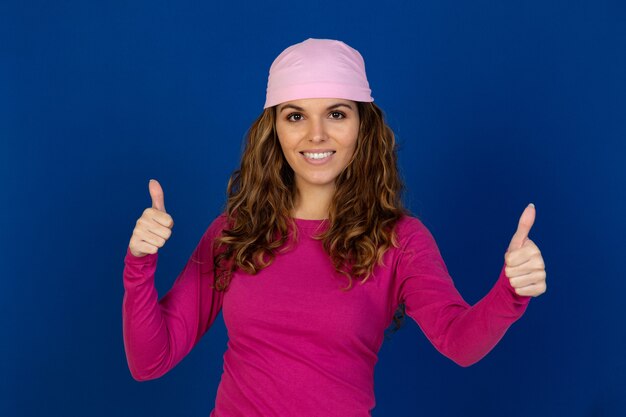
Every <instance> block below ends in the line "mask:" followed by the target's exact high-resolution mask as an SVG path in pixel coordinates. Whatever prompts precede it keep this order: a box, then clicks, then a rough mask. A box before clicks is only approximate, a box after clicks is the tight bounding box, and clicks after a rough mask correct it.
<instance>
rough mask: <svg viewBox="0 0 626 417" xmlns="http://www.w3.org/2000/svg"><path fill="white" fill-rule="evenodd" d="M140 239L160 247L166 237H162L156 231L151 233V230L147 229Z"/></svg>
mask: <svg viewBox="0 0 626 417" xmlns="http://www.w3.org/2000/svg"><path fill="white" fill-rule="evenodd" d="M141 240H142V241H144V242H146V243H149V244H151V245H154V246H156V247H158V248H162V247H163V245H165V241H166V239H164V238H162V237H161V236H159V235H157V234H156V233H152V231H150V230H148V231H147V232H146V233H144V234H143V235H142V236H141Z"/></svg>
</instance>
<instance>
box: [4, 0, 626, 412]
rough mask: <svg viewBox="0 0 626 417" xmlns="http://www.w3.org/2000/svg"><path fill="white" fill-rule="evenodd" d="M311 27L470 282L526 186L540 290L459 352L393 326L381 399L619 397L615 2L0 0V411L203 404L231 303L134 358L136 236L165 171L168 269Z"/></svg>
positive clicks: (621, 77) (623, 372) (619, 21)
mask: <svg viewBox="0 0 626 417" xmlns="http://www.w3.org/2000/svg"><path fill="white" fill-rule="evenodd" d="M308 37H317V38H335V39H341V40H344V41H345V42H347V43H348V44H350V45H351V46H353V47H355V48H356V49H358V50H359V51H360V52H361V53H362V54H363V56H364V57H365V60H366V65H367V72H368V76H369V79H370V84H371V86H372V90H373V96H374V97H375V99H376V102H377V103H378V104H379V105H380V106H381V107H382V108H383V109H384V110H385V112H386V114H387V115H388V121H389V123H390V125H391V126H392V128H393V129H394V130H395V132H396V133H397V137H398V140H399V143H400V159H401V169H402V172H403V176H404V179H405V182H406V185H407V193H406V195H405V197H406V198H405V200H406V203H407V205H408V206H409V207H410V209H411V210H412V211H413V212H414V213H415V214H417V215H419V216H420V218H422V219H423V221H424V223H425V224H426V226H427V227H428V228H429V229H430V230H431V232H432V233H433V235H434V236H435V239H436V240H437V243H438V245H439V248H440V250H441V252H442V255H443V257H444V259H445V260H446V263H447V265H448V268H449V270H450V273H451V275H452V277H453V278H454V279H455V282H456V285H457V288H458V289H459V291H460V292H461V294H463V296H464V297H465V299H466V300H467V301H468V302H470V303H475V302H476V301H478V300H479V299H480V298H481V297H482V296H483V295H484V294H485V293H486V292H487V291H488V290H489V289H490V288H491V286H492V285H493V283H494V282H495V279H496V278H497V276H498V273H499V271H500V267H501V266H502V262H503V255H504V251H505V250H506V248H507V246H508V243H509V240H510V238H511V236H512V234H513V233H514V231H515V228H516V227H517V220H518V218H519V216H520V214H521V213H522V211H523V209H524V207H525V206H526V205H527V204H528V203H529V202H534V203H535V204H536V207H537V219H536V222H535V225H534V228H533V229H532V231H531V235H530V237H531V238H532V239H533V240H534V241H535V243H536V244H537V245H538V246H539V248H540V249H541V251H542V253H543V256H544V260H545V262H546V270H547V273H548V292H547V293H546V294H545V295H543V296H541V297H539V298H537V299H533V300H532V301H531V305H530V306H529V309H528V310H527V312H526V314H525V316H524V317H523V318H522V319H521V320H520V321H518V322H517V323H515V324H514V325H513V326H512V327H511V328H510V330H509V332H508V333H507V335H506V336H505V337H504V339H503V340H502V341H501V342H500V343H499V344H498V345H497V346H496V347H495V349H494V350H493V351H492V352H491V353H490V354H489V355H488V356H487V357H486V358H484V359H483V360H482V361H481V362H479V363H477V364H476V365H474V366H472V367H469V368H461V367H459V366H457V365H455V364H454V363H453V362H451V361H450V360H448V359H446V358H445V357H443V356H442V355H440V354H439V353H438V352H436V351H435V349H434V348H433V347H432V346H431V345H430V344H429V342H428V341H427V340H426V338H425V337H424V335H423V334H422V333H421V331H420V330H419V328H418V327H417V325H416V324H415V323H414V322H413V321H412V320H410V319H409V320H408V321H407V322H406V325H405V327H403V328H402V330H400V331H399V332H398V333H397V334H396V335H395V336H394V337H393V338H392V339H391V341H388V342H385V343H384V345H383V347H382V349H381V352H380V360H379V363H378V365H377V368H376V380H375V383H376V395H377V407H376V409H375V410H374V416H392V415H393V416H430V417H432V416H459V415H463V416H482V417H490V416H494V417H495V416H504V415H506V416H509V417H514V416H530V415H532V416H623V415H626V400H625V399H624V398H625V397H626V382H625V381H626V356H625V354H624V352H625V351H626V343H625V341H624V334H625V331H624V330H625V327H626V326H625V325H626V313H625V312H624V307H623V306H624V303H623V295H622V294H623V293H624V290H625V289H626V283H625V280H624V253H625V249H626V244H625V243H624V242H625V238H624V236H625V235H626V227H625V224H626V222H625V221H624V213H625V212H626V198H625V197H626V196H625V194H626V193H625V184H626V181H625V180H626V169H625V168H624V163H625V162H626V144H625V139H626V6H625V5H624V3H623V2H620V1H613V2H609V1H587V2H581V1H559V2H557V1H537V0H533V1H526V2H498V1H474V2H462V1H448V2H445V1H443V2H442V1H429V0H428V1H419V2H411V1H390V2H387V4H385V5H383V3H382V2H373V1H343V2H319V3H317V2H296V3H286V2H271V1H264V2H241V1H240V2H220V4H212V3H210V2H164V1H136V2H121V1H110V2H86V1H85V2H78V1H63V2H26V1H25V2H18V1H14V2H2V3H0V181H1V184H0V186H1V191H0V196H1V198H0V201H1V203H0V207H1V210H2V211H1V214H2V215H1V216H0V230H2V238H1V239H0V256H1V262H0V267H1V274H2V281H1V282H2V284H1V285H2V286H1V288H0V308H1V313H2V314H1V315H0V325H1V331H2V333H1V334H2V336H1V337H2V343H1V344H0V349H1V352H0V353H1V357H2V359H1V368H0V374H1V375H2V377H1V378H0V395H1V398H0V415H2V416H27V415H28V416H33V415H63V416H84V415H89V416H131V415H150V416H207V415H208V413H209V411H210V410H211V409H212V407H213V404H214V400H215V392H216V389H217V385H218V383H219V378H220V375H221V371H222V354H223V352H224V349H225V346H226V333H225V328H224V325H223V321H222V319H221V316H220V317H219V318H218V321H217V322H216V324H215V325H214V327H213V328H211V330H210V331H209V332H208V333H207V334H206V335H205V337H204V338H203V339H202V341H201V342H200V344H199V345H198V346H197V347H196V348H195V349H194V350H193V351H192V352H191V353H190V354H189V355H188V356H187V357H186V358H185V359H184V360H183V361H182V362H181V363H180V364H179V365H178V366H177V367H176V368H175V369H173V370H172V371H171V372H170V373H168V374H167V375H165V376H164V377H162V378H160V379H158V380H154V381H149V382H143V383H139V382H136V381H135V380H133V379H132V377H131V375H130V373H129V371H128V367H127V364H126V358H125V353H124V347H123V342H122V327H121V324H122V317H121V303H122V296H123V287H122V270H123V256H124V254H125V251H126V247H127V245H128V241H129V239H130V235H131V233H132V230H133V228H134V225H135V221H136V219H137V218H138V217H139V216H140V215H141V213H142V211H143V210H144V208H146V207H148V206H149V204H150V198H149V194H148V180H149V179H150V178H157V179H158V180H159V181H160V182H161V185H162V186H163V188H164V191H165V203H166V207H167V209H168V212H169V213H170V214H171V215H172V217H173V218H174V220H175V222H176V226H175V227H174V230H173V235H172V238H171V239H170V240H169V241H168V243H167V245H166V246H165V247H164V248H163V249H162V250H161V251H160V252H159V253H160V258H159V267H158V271H157V278H156V281H157V282H156V284H157V288H158V290H159V294H160V295H163V294H164V293H165V291H167V289H168V288H169V287H170V286H171V284H172V283H173V281H174V279H175V277H176V276H177V274H178V273H179V272H180V271H181V269H182V267H183V266H184V264H185V262H186V261H187V259H188V256H189V255H190V254H191V251H192V250H193V248H194V247H195V245H196V244H197V242H198V240H199V238H200V236H201V235H202V233H203V232H204V230H205V229H206V227H207V226H208V225H209V223H210V222H211V220H212V219H213V218H214V217H215V216H216V215H217V214H218V213H219V212H220V211H221V209H222V205H223V203H224V197H225V186H226V182H227V180H228V177H229V175H230V173H231V172H232V170H233V169H235V168H236V167H237V164H238V161H239V156H240V152H241V143H242V138H243V135H244V133H245V131H246V129H247V127H248V126H249V125H250V124H251V122H252V121H253V120H254V119H255V117H256V116H257V115H258V114H259V113H260V111H261V108H262V106H263V102H264V94H265V83H266V80H267V71H268V69H269V66H270V64H271V62H272V60H273V59H274V57H275V56H276V55H277V54H278V53H279V52H280V51H282V50H283V49H284V48H285V47H287V46H289V45H291V44H293V43H296V42H300V41H302V40H304V39H306V38H308Z"/></svg>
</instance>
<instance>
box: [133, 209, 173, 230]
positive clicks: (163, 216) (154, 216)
mask: <svg viewBox="0 0 626 417" xmlns="http://www.w3.org/2000/svg"><path fill="white" fill-rule="evenodd" d="M139 220H141V221H143V222H145V226H146V228H150V227H153V226H154V224H153V222H154V223H156V224H157V225H161V226H164V227H168V228H170V229H171V228H172V227H174V219H172V216H170V215H169V214H167V213H164V212H162V211H159V210H157V209H155V208H152V207H148V208H147V209H145V210H144V211H143V215H142V216H141V217H140V218H139ZM151 220H152V221H153V222H151Z"/></svg>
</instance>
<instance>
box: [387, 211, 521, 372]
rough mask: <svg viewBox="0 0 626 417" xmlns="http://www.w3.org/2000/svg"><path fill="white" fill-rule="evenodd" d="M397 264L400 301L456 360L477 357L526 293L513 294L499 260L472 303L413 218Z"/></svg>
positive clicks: (462, 363) (468, 361)
mask: <svg viewBox="0 0 626 417" xmlns="http://www.w3.org/2000/svg"><path fill="white" fill-rule="evenodd" d="M409 228H410V229H411V231H410V234H408V238H407V239H406V242H405V244H404V245H403V252H402V254H401V255H400V259H399V261H398V266H397V274H398V275H397V279H398V285H400V288H399V302H404V303H405V306H406V314H407V315H408V316H410V317H411V318H413V319H414V320H415V321H416V322H417V324H418V325H419V326H420V328H421V329H422V331H423V332H424V334H425V335H426V337H427V338H428V340H430V342H431V343H432V344H433V346H435V348H436V349H437V350H438V351H439V352H441V353H442V354H443V355H444V356H446V357H448V358H450V359H451V360H453V361H454V362H455V363H457V364H458V365H460V366H464V367H465V366H470V365H472V364H474V363H476V362H478V361H479V360H480V359H482V358H483V357H484V356H485V355H486V354H487V353H489V351H490V350H491V349H493V347H494V346H495V345H496V344H497V343H498V342H499V341H500V339H501V338H502V337H503V336H504V334H505V333H506V331H507V329H508V328H509V327H510V326H511V324H513V323H514V322H515V321H516V320H517V319H518V318H520V317H521V316H522V315H523V313H524V311H525V310H526V307H527V306H528V302H529V301H530V297H525V296H520V295H517V294H516V293H515V291H514V289H513V287H511V284H510V283H509V279H508V278H507V276H506V275H505V272H504V266H503V268H502V270H501V272H500V276H499V277H498V280H497V281H496V283H495V285H494V286H493V287H492V288H491V290H490V291H489V292H488V293H487V295H486V296H485V297H483V298H482V299H481V300H480V301H479V302H477V303H476V304H475V305H473V306H470V305H469V304H468V303H467V302H465V300H464V299H463V298H462V297H461V295H460V294H459V292H458V291H457V289H456V288H455V286H454V283H453V281H452V278H451V277H450V274H449V273H448V270H447V267H446V265H445V263H444V261H443V259H442V257H441V254H440V252H439V249H438V247H437V244H436V243H435V240H434V238H433V237H432V235H431V233H430V232H429V230H428V229H427V228H426V227H425V226H424V225H423V224H422V223H421V222H419V221H417V220H414V222H412V225H411V226H410V227H409Z"/></svg>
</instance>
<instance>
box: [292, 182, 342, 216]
mask: <svg viewBox="0 0 626 417" xmlns="http://www.w3.org/2000/svg"><path fill="white" fill-rule="evenodd" d="M334 193H335V187H334V185H333V186H331V187H306V186H298V195H297V196H296V201H295V207H294V210H293V216H294V217H295V218H298V219H305V220H322V219H327V218H328V209H329V207H330V202H331V200H332V198H333V195H334Z"/></svg>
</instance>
